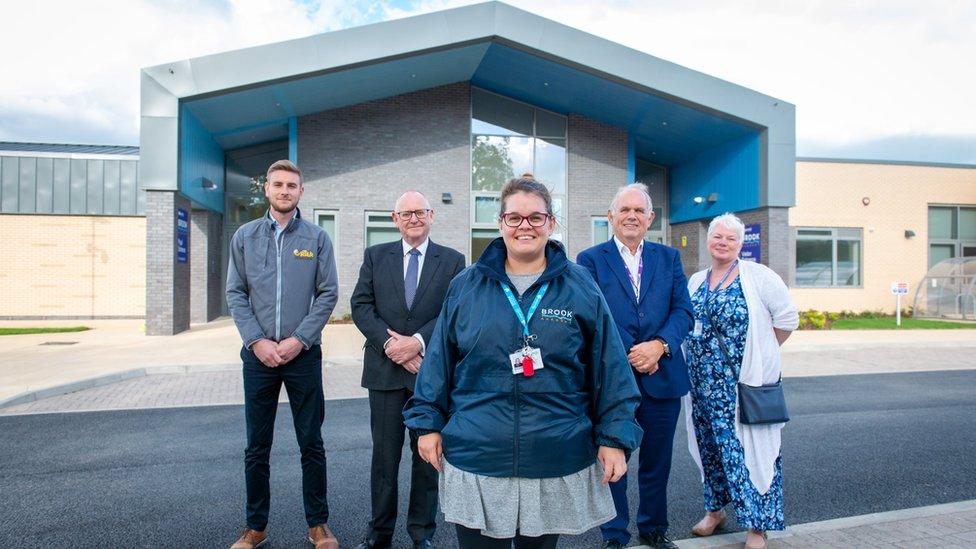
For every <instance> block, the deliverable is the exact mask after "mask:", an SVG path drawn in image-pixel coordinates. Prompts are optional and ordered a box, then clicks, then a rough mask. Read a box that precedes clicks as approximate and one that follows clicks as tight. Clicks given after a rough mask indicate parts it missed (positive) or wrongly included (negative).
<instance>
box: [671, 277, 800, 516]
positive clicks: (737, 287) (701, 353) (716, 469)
mask: <svg viewBox="0 0 976 549" xmlns="http://www.w3.org/2000/svg"><path fill="white" fill-rule="evenodd" d="M707 284H708V281H707V280H706V282H705V283H703V284H702V285H701V287H699V288H698V290H697V291H696V292H695V293H694V295H692V297H691V303H692V305H693V307H694V310H695V321H696V324H699V323H700V326H701V333H695V332H692V334H691V335H690V336H689V338H688V350H689V351H690V352H689V355H688V358H689V360H688V374H689V377H690V378H691V397H692V420H693V422H694V425H695V437H696V438H697V439H698V450H699V453H700V454H701V460H702V469H703V470H704V473H705V482H704V486H703V490H704V496H705V510H706V511H718V510H720V509H722V508H723V507H725V506H726V505H728V504H730V503H731V504H732V508H733V509H734V510H735V516H736V519H737V521H738V523H739V526H741V527H743V528H752V529H754V530H760V531H766V530H782V529H783V528H784V520H783V470H782V460H783V457H782V455H780V456H779V457H777V458H776V469H775V476H774V477H773V484H772V486H771V487H770V488H769V491H768V492H766V493H765V494H760V493H759V492H758V491H757V490H756V488H755V486H753V484H752V482H751V481H750V480H749V471H748V470H747V469H746V463H745V454H744V453H743V450H742V444H741V443H740V442H739V439H738V438H737V437H736V436H735V419H736V418H735V402H736V398H737V392H736V384H737V383H738V381H739V369H740V367H741V366H742V355H743V352H744V351H745V344H746V330H747V328H748V326H749V311H748V309H747V308H746V298H745V295H744V294H743V293H742V284H741V283H740V279H739V277H736V278H735V280H734V281H733V282H732V284H730V285H729V286H728V287H727V288H725V289H722V290H718V291H714V290H713V291H711V292H709V291H708V290H707V287H706V286H707ZM706 307H707V308H708V310H710V311H711V315H709V313H708V311H707V310H706ZM710 316H711V317H713V318H714V319H715V322H716V324H717V327H718V329H719V330H721V333H722V336H723V337H724V339H725V344H726V346H727V347H728V350H729V354H730V355H731V361H730V362H731V364H727V363H726V361H725V360H724V357H723V355H722V350H721V348H720V347H719V345H718V339H717V338H716V337H715V330H716V326H715V325H713V324H712V322H711V320H710Z"/></svg>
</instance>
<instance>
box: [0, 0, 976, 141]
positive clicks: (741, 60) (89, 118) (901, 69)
mask: <svg viewBox="0 0 976 549" xmlns="http://www.w3.org/2000/svg"><path fill="white" fill-rule="evenodd" d="M470 3H473V2H469V1H458V0H419V1H407V2H400V3H398V4H391V3H377V2H365V1H361V0H360V1H352V2H350V1H338V0H325V1H317V0H307V1H305V2H304V3H296V2H293V1H289V0H264V1H259V0H226V1H223V0H214V1H212V2H210V3H207V4H204V5H201V4H200V3H198V2H190V1H183V0H169V1H163V2H148V1H146V0H136V1H128V2H107V1H104V0H103V1H92V2H83V3H79V2H43V3H41V4H30V5H29V4H27V3H20V4H17V5H12V4H11V3H6V2H5V3H3V7H0V20H4V21H5V22H7V23H8V24H7V25H6V26H5V32H4V33H3V34H0V51H4V52H17V53H16V54H14V55H11V54H9V53H8V54H7V55H5V56H4V58H3V61H2V63H3V74H4V75H5V77H7V78H5V79H3V80H0V139H20V140H26V139H34V140H46V141H63V140H65V139H64V138H62V137H61V136H62V135H78V136H84V135H86V134H85V127H86V126H87V128H88V129H89V130H90V132H89V134H88V135H91V136H93V137H91V138H89V139H88V140H90V141H96V140H99V141H105V140H109V141H113V142H121V143H135V142H136V141H137V140H138V128H137V124H138V93H139V92H138V72H139V71H138V69H139V68H141V67H144V66H151V65H155V64H159V63H163V62H166V61H171V60H176V59H184V58H188V57H195V56H199V55H205V54H208V53H214V52H217V51H224V50H230V49H236V48H241V47H246V46H252V45H257V44H262V43H268V42H277V41H281V40H286V39H291V38H296V37H300V36H306V35H309V34H313V33H315V32H324V31H327V30H334V29H337V28H344V27H348V26H351V25H357V24H363V23H368V22H373V21H377V20H386V19H391V18H399V17H404V16H408V15H415V14H418V13H425V12H430V11H436V10H439V9H444V8H447V7H454V6H458V5H463V4H470ZM512 4H513V5H515V6H517V7H520V8H522V9H526V10H528V11H532V12H534V13H537V14H539V15H541V16H543V17H548V18H551V19H554V20H557V21H560V22H562V23H565V24H567V25H571V26H574V27H577V28H580V29H582V30H585V31H587V32H590V33H592V34H595V35H598V36H602V37H604V38H607V39H609V40H613V41H616V42H620V43H622V44H625V45H628V46H630V47H633V48H635V49H638V50H641V51H644V52H647V53H649V54H651V55H655V56H658V57H661V58H664V59H667V60H670V61H673V62H675V63H678V64H680V65H684V66H686V67H690V68H693V69H695V70H699V71H701V72H704V73H707V74H710V75H713V76H716V77H719V78H723V79H725V80H729V81H731V82H735V83H737V84H741V85H743V86H746V87H749V88H752V89H755V90H758V91H760V92H762V93H766V94H769V95H772V96H775V97H777V98H780V99H783V100H786V101H789V102H791V103H794V104H795V105H797V137H798V142H799V144H800V149H801V153H802V152H803V149H804V143H811V144H813V143H816V144H817V146H818V147H823V146H828V145H829V147H833V148H837V147H841V148H842V147H843V146H844V145H845V144H851V145H855V144H857V143H862V142H867V141H883V140H884V139H886V138H890V137H892V136H907V135H914V136H923V137H924V136H941V137H945V136H954V137H970V138H974V139H976V114H974V109H973V108H972V107H971V103H972V98H973V97H976V71H973V70H971V69H970V68H969V66H970V65H971V64H972V59H974V58H976V33H973V32H971V29H973V28H976V3H973V2H965V1H951V0H935V1H929V2H924V3H920V2H917V1H913V0H860V1H851V2H840V1H807V2H780V3H776V2H768V1H766V0H703V1H700V2H694V3H689V2H677V1H674V0H662V1H657V2H627V1H622V0H616V1H610V2H600V3H597V2H592V1H589V0H585V1H584V0H564V1H558V0H557V1H553V0H548V1H538V0H524V1H522V0H514V1H513V2H512ZM10 75H15V77H14V78H9V76H10ZM45 121H48V123H45ZM65 130H70V131H65Z"/></svg>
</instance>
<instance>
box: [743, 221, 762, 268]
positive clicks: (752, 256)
mask: <svg viewBox="0 0 976 549" xmlns="http://www.w3.org/2000/svg"><path fill="white" fill-rule="evenodd" d="M761 227H762V226H761V225H760V224H759V223H753V224H751V225H746V236H745V238H743V239H742V253H740V254H739V257H741V258H742V260H743V261H755V262H756V263H762V228H761Z"/></svg>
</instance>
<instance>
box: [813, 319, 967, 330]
mask: <svg viewBox="0 0 976 549" xmlns="http://www.w3.org/2000/svg"><path fill="white" fill-rule="evenodd" d="M830 329H831V330H958V329H970V330H976V322H947V321H942V320H925V319H921V318H902V319H901V326H895V317H888V318H842V319H839V320H836V321H834V322H832V323H831V324H830Z"/></svg>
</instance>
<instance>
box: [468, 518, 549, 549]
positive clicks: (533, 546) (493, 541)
mask: <svg viewBox="0 0 976 549" xmlns="http://www.w3.org/2000/svg"><path fill="white" fill-rule="evenodd" d="M455 526H457V537H458V547H460V548H461V549H511V547H512V543H515V549H555V547H556V542H557V541H559V534H546V535H544V536H539V537H535V538H530V537H529V536H522V535H517V536H515V537H514V538H508V539H498V538H490V537H488V536H484V535H482V534H481V532H480V531H479V530H472V529H471V528H465V527H464V526H461V525H460V524H456V525H455Z"/></svg>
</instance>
